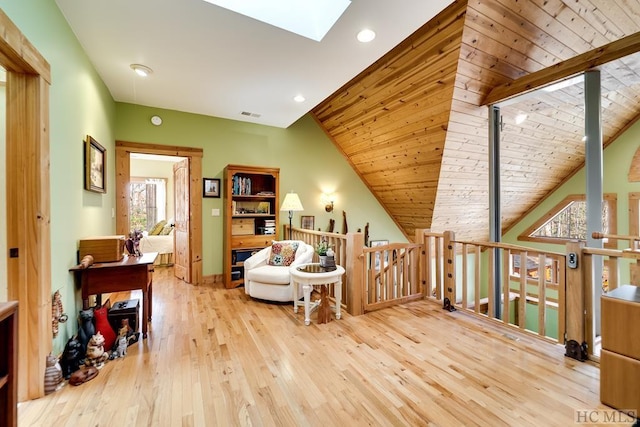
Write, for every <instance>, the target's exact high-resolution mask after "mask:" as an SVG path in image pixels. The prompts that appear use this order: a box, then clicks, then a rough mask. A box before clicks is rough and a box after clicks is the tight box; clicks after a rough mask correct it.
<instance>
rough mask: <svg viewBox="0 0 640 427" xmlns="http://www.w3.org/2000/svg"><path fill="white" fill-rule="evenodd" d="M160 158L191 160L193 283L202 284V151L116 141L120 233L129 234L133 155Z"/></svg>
mask: <svg viewBox="0 0 640 427" xmlns="http://www.w3.org/2000/svg"><path fill="white" fill-rule="evenodd" d="M131 153H142V154H159V155H164V156H180V157H188V158H189V182H190V183H191V185H190V189H189V199H190V202H189V203H190V206H189V211H190V215H191V220H190V221H189V240H190V245H189V246H190V253H191V257H190V258H191V265H190V269H191V274H190V277H191V282H190V283H192V284H194V285H199V284H201V283H202V193H201V191H202V156H203V149H202V148H192V147H178V146H172V145H160V144H152V143H139V142H127V141H116V233H117V234H123V235H128V234H129V182H130V167H131V161H130V154H131Z"/></svg>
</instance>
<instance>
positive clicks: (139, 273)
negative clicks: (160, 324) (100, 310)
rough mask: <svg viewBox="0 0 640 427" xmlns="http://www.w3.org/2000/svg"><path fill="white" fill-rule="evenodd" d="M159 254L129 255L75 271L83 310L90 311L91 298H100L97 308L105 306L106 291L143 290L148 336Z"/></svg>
mask: <svg viewBox="0 0 640 427" xmlns="http://www.w3.org/2000/svg"><path fill="white" fill-rule="evenodd" d="M157 257H158V253H157V252H149V253H145V254H142V256H139V257H134V256H126V255H125V257H124V258H123V259H122V260H120V261H116V262H102V263H95V264H92V265H91V266H89V267H88V268H82V266H81V265H77V266H75V267H73V268H71V269H69V271H73V272H74V273H75V275H76V278H77V279H79V280H80V286H81V287H82V307H83V309H87V308H89V295H97V297H96V303H97V305H101V304H102V297H101V294H103V293H107V292H122V291H131V290H134V289H141V290H142V313H143V315H141V316H140V318H141V319H142V321H141V323H142V337H143V338H146V337H147V322H150V321H151V314H152V311H153V308H152V301H153V263H154V262H155V260H156V258H157Z"/></svg>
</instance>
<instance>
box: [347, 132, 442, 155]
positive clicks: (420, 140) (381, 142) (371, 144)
mask: <svg viewBox="0 0 640 427" xmlns="http://www.w3.org/2000/svg"><path fill="white" fill-rule="evenodd" d="M445 135H446V133H445V132H444V130H443V129H441V128H439V129H438V128H422V129H421V130H420V131H416V132H412V133H409V134H402V135H398V136H395V137H393V138H389V139H385V138H382V137H381V138H378V139H372V140H370V141H368V143H360V144H357V145H350V146H348V147H345V153H347V154H348V155H349V156H357V155H360V154H366V153H368V152H371V151H373V150H379V149H385V148H386V149H396V148H397V147H405V146H406V147H412V146H419V147H421V148H422V149H423V150H425V151H430V152H434V153H440V154H441V153H442V145H443V143H444V140H443V138H444V136H445ZM425 143H426V144H425Z"/></svg>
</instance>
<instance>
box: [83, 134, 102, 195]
mask: <svg viewBox="0 0 640 427" xmlns="http://www.w3.org/2000/svg"><path fill="white" fill-rule="evenodd" d="M84 147H85V148H84V189H85V190H89V191H93V192H96V193H106V192H107V172H106V171H107V150H106V149H105V148H104V147H103V146H102V145H100V144H99V143H98V141H96V140H95V139H93V138H92V137H91V136H89V135H87V139H86V140H85V141H84Z"/></svg>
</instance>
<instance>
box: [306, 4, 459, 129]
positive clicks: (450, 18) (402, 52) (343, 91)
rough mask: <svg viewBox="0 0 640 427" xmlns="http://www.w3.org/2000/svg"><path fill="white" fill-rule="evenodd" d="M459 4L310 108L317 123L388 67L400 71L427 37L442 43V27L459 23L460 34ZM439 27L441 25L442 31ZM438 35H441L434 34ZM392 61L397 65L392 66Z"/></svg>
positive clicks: (391, 70) (444, 33) (369, 83)
mask: <svg viewBox="0 0 640 427" xmlns="http://www.w3.org/2000/svg"><path fill="white" fill-rule="evenodd" d="M462 4H464V5H466V1H464V2H458V1H454V2H453V3H452V4H451V5H450V6H449V7H448V8H447V9H445V11H444V12H443V13H441V14H440V15H438V18H440V19H441V21H437V22H436V21H434V20H431V21H429V22H427V23H426V24H425V25H423V26H422V27H421V28H419V29H418V30H416V31H415V32H414V33H413V34H412V35H410V36H409V37H408V38H407V39H405V40H404V41H403V42H401V43H400V44H399V45H398V46H396V47H395V48H393V49H392V50H390V51H389V52H388V53H387V54H385V55H384V56H383V57H382V58H380V59H379V60H377V61H376V62H374V63H373V64H371V65H370V66H369V67H367V68H366V69H365V70H364V71H362V72H361V73H359V74H358V75H357V76H355V77H354V78H353V79H351V80H350V81H349V82H347V83H345V84H344V85H343V86H342V87H341V88H340V89H338V90H337V91H335V92H334V93H333V94H332V95H331V96H329V97H328V98H327V100H326V102H323V103H320V104H319V105H318V106H317V107H316V108H314V110H313V111H314V114H316V116H317V117H318V118H319V119H320V120H323V117H324V116H325V115H331V113H329V112H328V111H329V110H330V109H331V103H332V101H333V100H335V99H340V100H341V101H342V102H343V103H344V102H347V101H346V99H350V98H349V97H356V98H357V97H358V96H359V94H360V93H361V92H362V91H365V90H367V89H368V88H369V87H371V86H377V84H378V82H379V81H380V80H381V77H380V74H382V76H383V77H384V76H385V71H387V72H394V69H395V68H396V67H391V66H390V65H395V66H397V68H403V67H402V64H403V61H405V62H406V61H411V60H412V55H409V54H408V53H410V52H411V51H413V50H415V49H416V48H417V47H419V46H420V45H421V44H424V45H425V46H429V43H431V41H430V40H429V39H430V37H429V36H428V35H431V34H433V35H435V37H443V39H445V40H446V38H447V34H448V33H447V32H446V31H444V28H447V27H448V26H449V25H452V23H455V22H460V24H459V27H460V29H459V31H460V33H461V32H462V24H463V22H464V19H463V17H464V14H465V13H466V7H463V6H462ZM442 26H444V28H443V27H442ZM440 32H441V33H442V34H441V35H438V33H440ZM452 45H455V43H452ZM434 57H435V56H434ZM396 61H400V62H398V63H396Z"/></svg>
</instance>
